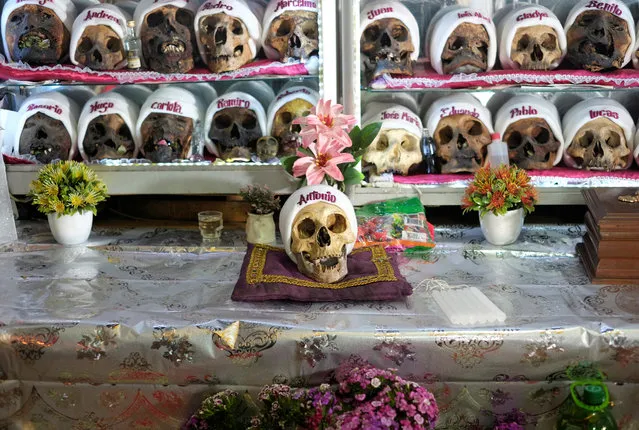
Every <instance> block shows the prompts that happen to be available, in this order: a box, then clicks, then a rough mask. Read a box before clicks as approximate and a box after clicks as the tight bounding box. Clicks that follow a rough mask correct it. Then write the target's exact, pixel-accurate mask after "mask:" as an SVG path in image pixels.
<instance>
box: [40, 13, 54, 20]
mask: <svg viewBox="0 0 639 430" xmlns="http://www.w3.org/2000/svg"><path fill="white" fill-rule="evenodd" d="M42 17H43V18H44V19H51V18H52V16H51V14H50V13H43V14H42Z"/></svg>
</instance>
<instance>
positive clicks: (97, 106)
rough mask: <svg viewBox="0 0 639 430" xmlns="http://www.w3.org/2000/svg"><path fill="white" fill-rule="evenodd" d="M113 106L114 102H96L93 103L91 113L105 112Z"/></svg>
mask: <svg viewBox="0 0 639 430" xmlns="http://www.w3.org/2000/svg"><path fill="white" fill-rule="evenodd" d="M111 108H113V102H95V103H93V104H92V105H91V108H90V110H89V113H93V112H100V113H105V112H106V111H107V110H109V109H111Z"/></svg>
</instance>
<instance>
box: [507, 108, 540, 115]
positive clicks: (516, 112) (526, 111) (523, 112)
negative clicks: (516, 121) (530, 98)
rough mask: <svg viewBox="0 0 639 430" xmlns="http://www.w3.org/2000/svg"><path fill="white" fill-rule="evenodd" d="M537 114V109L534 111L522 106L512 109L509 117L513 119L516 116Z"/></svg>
mask: <svg viewBox="0 0 639 430" xmlns="http://www.w3.org/2000/svg"><path fill="white" fill-rule="evenodd" d="M538 113H539V112H537V109H535V108H534V107H532V106H522V107H520V108H517V107H516V108H512V109H511V110H510V117H511V118H514V117H516V116H522V115H537V114H538Z"/></svg>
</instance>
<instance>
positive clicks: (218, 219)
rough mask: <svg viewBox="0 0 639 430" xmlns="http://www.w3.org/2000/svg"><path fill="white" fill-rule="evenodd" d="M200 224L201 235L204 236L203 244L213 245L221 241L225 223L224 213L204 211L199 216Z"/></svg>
mask: <svg viewBox="0 0 639 430" xmlns="http://www.w3.org/2000/svg"><path fill="white" fill-rule="evenodd" d="M197 220H198V224H199V226H200V234H201V235H202V243H203V244H204V245H211V244H213V243H215V242H217V241H219V240H220V236H221V235H222V229H223V228H224V223H223V219H222V212H219V211H204V212H199V213H198V214H197Z"/></svg>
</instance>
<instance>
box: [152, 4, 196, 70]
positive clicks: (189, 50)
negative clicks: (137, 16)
mask: <svg viewBox="0 0 639 430" xmlns="http://www.w3.org/2000/svg"><path fill="white" fill-rule="evenodd" d="M140 34H141V41H142V54H143V56H144V60H145V61H146V63H147V65H148V66H149V68H150V69H151V70H154V71H156V72H160V73H186V72H188V71H189V70H191V69H192V68H193V66H194V62H195V60H194V57H193V55H194V52H193V46H195V32H194V31H193V13H192V12H191V11H190V10H188V9H184V8H178V7H175V6H163V7H160V8H158V9H155V10H154V11H153V12H151V13H149V14H147V15H146V16H145V17H144V20H143V21H142V26H141V31H140Z"/></svg>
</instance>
